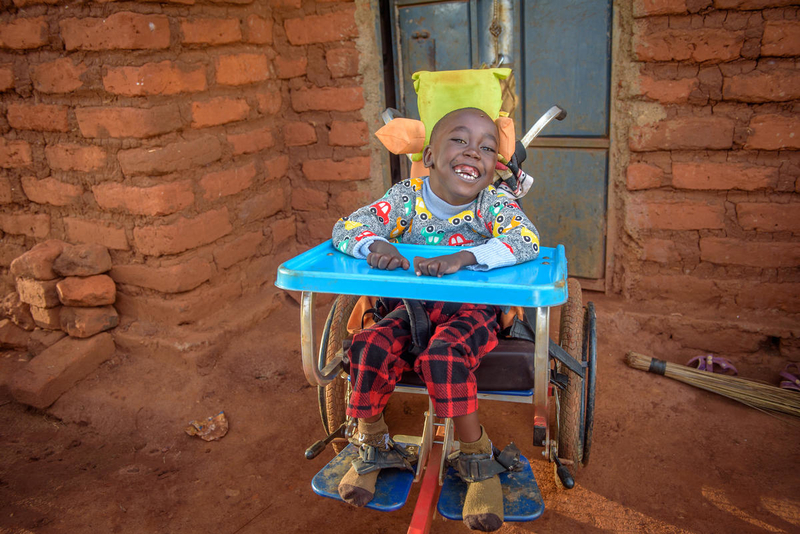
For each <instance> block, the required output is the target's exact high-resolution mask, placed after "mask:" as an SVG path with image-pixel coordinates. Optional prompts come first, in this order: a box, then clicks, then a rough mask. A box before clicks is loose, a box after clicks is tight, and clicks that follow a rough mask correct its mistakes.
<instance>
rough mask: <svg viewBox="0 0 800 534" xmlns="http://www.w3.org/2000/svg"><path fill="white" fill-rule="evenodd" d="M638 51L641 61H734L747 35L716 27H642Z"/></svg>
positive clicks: (738, 55) (636, 41) (638, 32)
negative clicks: (649, 28)
mask: <svg viewBox="0 0 800 534" xmlns="http://www.w3.org/2000/svg"><path fill="white" fill-rule="evenodd" d="M634 39H635V43H636V44H635V51H636V59H638V60H639V61H688V60H691V61H694V62H697V63H703V62H705V61H714V62H721V61H732V60H734V59H738V58H739V57H740V53H741V50H742V45H743V44H744V32H731V31H728V30H723V29H716V28H700V29H693V30H677V29H669V30H661V31H648V30H647V26H646V24H645V25H639V29H638V30H637V31H636V35H635V37H634Z"/></svg>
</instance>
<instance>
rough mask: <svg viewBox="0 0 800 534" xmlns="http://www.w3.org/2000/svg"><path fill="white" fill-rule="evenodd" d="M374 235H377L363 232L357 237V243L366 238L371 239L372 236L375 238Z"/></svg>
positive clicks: (366, 231) (367, 231)
mask: <svg viewBox="0 0 800 534" xmlns="http://www.w3.org/2000/svg"><path fill="white" fill-rule="evenodd" d="M374 235H375V234H374V233H373V232H370V231H369V230H364V231H363V232H361V233H360V234H358V235H357V236H356V241H361V240H362V239H364V238H365V237H370V236H374Z"/></svg>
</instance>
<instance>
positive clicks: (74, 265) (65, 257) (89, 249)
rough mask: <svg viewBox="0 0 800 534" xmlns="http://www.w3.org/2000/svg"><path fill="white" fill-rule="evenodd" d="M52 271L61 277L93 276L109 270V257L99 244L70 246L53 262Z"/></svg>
mask: <svg viewBox="0 0 800 534" xmlns="http://www.w3.org/2000/svg"><path fill="white" fill-rule="evenodd" d="M53 270H54V271H55V272H56V273H58V274H60V275H61V276H93V275H95V274H103V273H106V272H108V271H110V270H111V255H110V254H109V253H108V249H107V248H106V247H104V246H103V245H101V244H99V243H87V244H85V245H71V246H66V247H64V251H63V252H62V253H61V254H60V255H59V256H58V258H56V261H54V262H53Z"/></svg>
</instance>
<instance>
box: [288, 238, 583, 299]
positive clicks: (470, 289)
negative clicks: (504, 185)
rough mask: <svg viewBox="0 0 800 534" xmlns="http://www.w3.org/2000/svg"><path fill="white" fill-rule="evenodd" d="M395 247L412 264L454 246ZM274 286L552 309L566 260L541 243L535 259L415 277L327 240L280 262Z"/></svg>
mask: <svg viewBox="0 0 800 534" xmlns="http://www.w3.org/2000/svg"><path fill="white" fill-rule="evenodd" d="M397 249H398V250H399V251H400V253H401V254H402V255H403V256H405V257H406V258H408V260H409V261H410V262H412V263H413V259H414V257H415V256H421V257H424V258H432V257H436V256H441V255H443V254H451V253H452V252H453V249H452V247H442V246H428V245H397ZM275 285H276V286H278V287H279V288H281V289H287V290H290V291H311V292H315V293H336V294H343V295H372V296H381V297H394V298H411V299H419V300H436V301H445V302H470V303H473V304H493V305H497V306H525V307H531V308H533V307H538V306H542V307H550V306H560V305H561V304H563V303H565V302H566V301H567V258H566V255H565V253H564V247H563V246H562V245H558V246H557V247H556V248H549V247H542V248H541V250H540V252H539V257H538V258H537V259H536V260H534V261H529V262H527V263H523V264H520V265H514V266H511V267H503V268H500V269H493V270H491V271H486V272H478V271H470V270H461V271H459V272H457V273H454V274H448V275H445V276H443V277H441V278H433V277H429V276H416V275H415V274H414V271H413V268H412V269H409V270H408V271H404V270H402V269H397V270H395V271H381V270H379V269H372V268H371V267H370V266H369V265H368V264H367V262H366V261H365V260H357V259H355V258H353V257H351V256H347V255H346V254H343V253H341V252H339V251H338V250H336V249H335V248H333V245H332V244H331V242H330V241H326V242H324V243H322V244H320V245H317V246H316V247H314V248H312V249H310V250H307V251H306V252H303V253H302V254H300V255H298V256H296V257H294V258H292V259H291V260H289V261H287V262H285V263H283V264H282V265H281V266H280V267H279V268H278V276H277V279H276V281H275Z"/></svg>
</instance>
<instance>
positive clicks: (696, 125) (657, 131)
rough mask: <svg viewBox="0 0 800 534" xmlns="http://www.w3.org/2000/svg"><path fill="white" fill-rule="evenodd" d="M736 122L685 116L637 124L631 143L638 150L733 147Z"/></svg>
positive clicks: (632, 131)
mask: <svg viewBox="0 0 800 534" xmlns="http://www.w3.org/2000/svg"><path fill="white" fill-rule="evenodd" d="M733 130H734V122H733V121H732V120H730V119H725V118H721V117H681V118H677V119H671V120H664V121H660V122H657V123H655V124H648V125H642V126H634V127H633V128H632V129H631V136H630V140H629V145H630V148H631V150H633V151H634V152H645V151H651V150H704V149H717V150H721V149H729V148H731V147H732V146H733Z"/></svg>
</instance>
